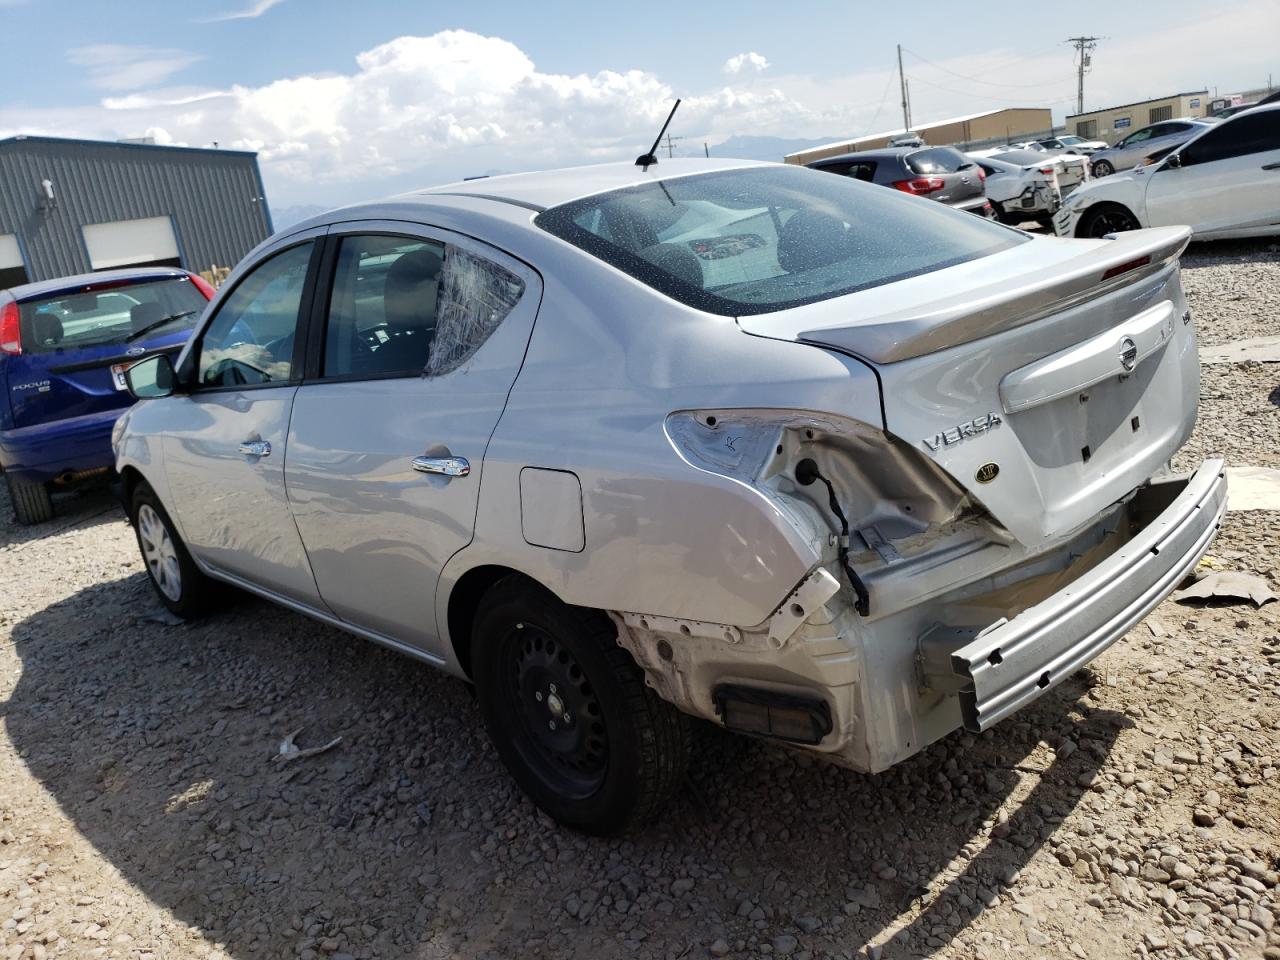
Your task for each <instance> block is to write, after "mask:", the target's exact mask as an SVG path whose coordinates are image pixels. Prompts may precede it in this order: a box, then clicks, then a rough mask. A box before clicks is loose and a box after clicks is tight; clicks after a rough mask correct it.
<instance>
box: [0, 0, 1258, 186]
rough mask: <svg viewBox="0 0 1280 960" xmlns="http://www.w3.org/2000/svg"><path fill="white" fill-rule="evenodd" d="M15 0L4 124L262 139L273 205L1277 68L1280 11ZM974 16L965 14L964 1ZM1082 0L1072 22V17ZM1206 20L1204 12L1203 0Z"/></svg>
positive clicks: (1106, 98)
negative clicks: (1077, 59) (899, 52)
mask: <svg viewBox="0 0 1280 960" xmlns="http://www.w3.org/2000/svg"><path fill="white" fill-rule="evenodd" d="M893 9H894V8H892V7H886V6H885V5H884V4H883V3H877V4H866V3H850V2H848V0H844V2H837V3H818V2H813V3H808V4H803V5H801V4H787V3H779V2H777V0H774V2H770V3H765V2H755V0H742V2H737V3H733V4H729V3H717V2H705V0H704V2H703V3H700V4H699V3H689V2H687V0H685V2H679V3H677V2H668V0H646V2H644V3H636V4H616V3H615V4H602V3H598V2H597V3H556V2H544V3H536V4H531V3H527V2H526V3H507V2H496V0H489V2H482V3H452V4H448V3H438V2H437V3H428V2H423V0H417V2H410V0H362V2H360V3H350V2H345V3H343V2H336V0H274V2H272V0H201V2H200V3H191V4H184V3H179V2H158V0H134V2H129V3H124V2H115V0H111V2H108V0H102V2H96V3H91V2H87V0H0V35H3V36H5V37H6V39H7V40H8V42H7V43H6V45H5V46H6V55H5V73H6V76H7V77H9V78H14V77H20V78H24V79H23V81H22V82H19V83H14V82H13V81H12V80H10V81H9V82H6V84H5V85H4V87H3V91H2V92H0V136H3V135H10V134H13V133H19V132H26V133H47V134H56V135H65V136H88V137H103V138H111V137H125V136H142V135H148V134H149V135H152V136H155V137H156V138H157V139H158V140H159V141H160V142H174V143H183V144H190V145H199V146H202V145H207V144H208V143H210V142H212V141H214V140H216V141H218V142H219V143H220V144H221V145H223V146H226V147H232V146H237V147H242V148H249V149H255V150H258V151H259V152H260V158H261V163H262V166H263V174H264V178H265V180H266V184H267V191H268V195H269V197H270V199H271V201H272V204H273V206H277V207H279V206H285V205H290V204H305V203H315V204H321V205H324V204H332V203H339V202H347V201H351V200H357V199H363V198H366V197H369V196H375V195H378V194H385V193H388V192H391V191H393V190H397V189H407V188H409V187H411V186H414V185H426V184H430V183H438V182H442V181H446V180H449V179H454V178H457V177H460V176H466V175H472V174H476V173H483V172H487V171H491V170H521V169H529V168H533V167H539V166H546V165H556V164H574V163H585V162H593V161H599V160H608V159H629V158H630V157H633V156H634V155H635V154H636V153H638V152H639V150H640V149H641V148H642V147H644V146H647V143H643V142H642V141H644V140H645V138H646V135H647V136H648V137H649V138H650V139H651V138H652V135H653V133H656V127H657V125H658V124H659V123H660V122H661V118H662V117H663V116H664V115H665V112H666V110H667V109H668V107H669V104H670V100H671V99H672V98H673V97H674V96H683V97H685V98H686V102H685V105H684V106H683V107H682V108H681V112H680V114H679V116H678V117H677V120H676V122H675V124H674V126H673V132H675V133H677V134H679V135H681V136H684V137H685V138H686V139H685V140H683V141H681V142H680V148H681V150H683V151H685V152H694V151H697V152H701V149H702V144H703V143H704V142H706V143H710V144H711V145H712V149H713V152H714V147H715V145H716V144H717V143H720V142H722V141H724V140H726V139H728V138H729V137H732V136H735V135H738V136H751V135H764V136H778V137H788V138H813V137H845V136H851V135H862V134H865V133H868V132H872V131H878V130H888V129H891V128H893V127H894V126H895V125H900V121H901V108H900V106H899V104H898V100H899V97H898V92H897V80H896V75H895V74H894V72H893V71H894V69H895V68H896V60H895V51H894V46H895V44H896V43H902V44H903V46H904V47H905V48H906V50H907V52H906V54H905V56H904V59H905V64H906V71H907V74H908V76H909V78H910V81H911V89H912V108H913V109H912V114H913V117H914V118H915V119H916V120H917V121H928V120H935V119H942V118H945V117H948V116H954V115H959V114H965V113H973V112H978V111H981V110H984V109H989V108H996V107H999V106H1004V105H1010V106H1014V105H1033V104H1035V105H1044V106H1051V107H1053V108H1054V111H1055V115H1056V116H1057V117H1058V118H1061V117H1062V116H1063V115H1064V114H1065V113H1066V112H1067V109H1068V107H1071V106H1073V101H1074V95H1075V81H1074V66H1073V62H1072V51H1071V49H1070V47H1068V46H1067V45H1065V44H1064V43H1063V42H1062V40H1063V39H1064V38H1065V37H1066V36H1068V35H1070V34H1072V33H1088V34H1095V35H1098V36H1100V37H1102V38H1103V39H1102V40H1101V41H1100V42H1099V45H1098V49H1097V51H1096V52H1095V54H1094V69H1093V71H1092V73H1091V74H1090V76H1089V77H1088V78H1087V80H1086V107H1097V106H1105V105H1107V104H1109V103H1118V102H1126V101H1131V100H1138V99H1142V98H1145V97H1148V96H1161V95H1165V94H1167V93H1170V92H1176V91H1179V90H1191V89H1203V88H1214V87H1216V88H1217V89H1218V90H1219V91H1220V92H1233V91H1237V90H1241V89H1251V88H1256V87H1259V86H1261V85H1263V84H1265V83H1266V82H1267V76H1268V72H1269V71H1274V72H1276V73H1277V77H1276V79H1277V82H1280V56H1278V55H1277V54H1276V53H1275V51H1276V46H1275V43H1274V39H1275V37H1277V36H1280V4H1277V3H1275V2H1274V0H1235V2H1232V0H1228V2H1226V3H1224V4H1221V5H1218V6H1216V7H1213V6H1209V7H1206V6H1205V5H1204V4H1202V3H1190V2H1183V0H1166V2H1163V3H1161V4H1160V7H1159V11H1160V12H1159V15H1158V16H1154V17H1153V16H1152V15H1151V13H1150V12H1149V10H1148V7H1147V5H1146V4H1137V3H1090V2H1084V3H1076V4H1069V5H1065V6H1064V5H1062V4H1018V5H1010V6H1009V7H1007V8H1004V9H1005V12H1003V13H996V12H994V8H989V9H987V10H985V11H984V10H983V8H982V5H977V4H970V5H965V7H961V8H957V6H956V5H954V4H943V3H933V2H917V3H915V4H912V5H911V7H910V8H909V13H907V12H904V13H903V15H901V16H899V15H895V14H894V13H893V12H892V10H893ZM957 9H967V10H968V11H969V12H968V13H967V14H960V13H957V12H956V11H957ZM1067 10H1070V11H1071V12H1070V15H1066V14H1065V11H1067ZM1210 10H1212V11H1213V13H1212V14H1210V13H1208V11H1210Z"/></svg>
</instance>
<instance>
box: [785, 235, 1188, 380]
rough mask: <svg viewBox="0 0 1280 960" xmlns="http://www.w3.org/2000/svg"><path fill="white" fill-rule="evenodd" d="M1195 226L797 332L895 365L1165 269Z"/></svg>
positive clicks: (1125, 239)
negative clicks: (893, 309)
mask: <svg viewBox="0 0 1280 960" xmlns="http://www.w3.org/2000/svg"><path fill="white" fill-rule="evenodd" d="M1190 240H1191V228H1190V227H1156V228H1154V229H1150V230H1134V231H1132V232H1128V233H1121V234H1116V235H1114V237H1113V238H1111V239H1109V240H1107V241H1106V242H1105V243H1104V244H1102V245H1100V246H1096V247H1094V248H1092V249H1090V250H1087V251H1085V252H1084V253H1082V254H1080V256H1078V257H1075V258H1073V259H1071V260H1069V261H1067V262H1066V263H1059V264H1055V265H1053V266H1051V267H1043V268H1041V269H1038V270H1033V271H1030V272H1028V273H1026V274H1024V275H1023V276H1020V277H1017V278H1016V279H1014V280H1002V281H1001V282H1000V283H998V284H990V285H988V286H986V287H980V288H978V289H977V290H972V289H970V290H967V291H965V292H964V293H962V294H957V295H954V296H950V297H944V298H943V299H940V300H935V301H933V302H932V303H928V304H925V305H923V306H919V307H914V308H912V309H910V310H902V311H898V312H896V313H886V314H881V315H880V316H878V317H874V318H871V319H867V320H860V321H858V323H857V324H854V325H851V326H847V327H828V328H825V329H816V330H807V331H804V332H802V333H800V334H799V336H797V337H796V339H797V340H803V341H805V342H807V343H815V344H820V345H823V346H829V347H835V348H836V349H838V350H843V351H846V352H848V353H852V354H855V355H857V356H860V357H865V358H866V359H868V360H870V361H872V362H873V363H893V362H894V361H897V360H907V359H910V358H911V357H918V356H921V355H923V354H928V353H934V352H936V351H939V350H945V349H946V348H947V347H954V346H958V345H959V344H962V343H969V342H970V341H973V340H978V339H981V338H982V337H987V336H991V335H992V334H994V333H999V332H1001V331H1002V330H1010V329H1013V328H1014V327H1020V326H1022V325H1023V324H1027V323H1033V322H1035V321H1036V320H1038V319H1040V318H1041V317H1044V316H1047V315H1048V314H1051V313H1057V312H1059V311H1061V310H1066V309H1068V308H1070V307H1073V306H1075V305H1077V304H1079V303H1083V302H1084V301H1086V300H1091V299H1093V298H1094V297H1097V296H1101V295H1102V294H1104V293H1106V292H1107V291H1109V290H1113V289H1115V288H1117V287H1121V286H1126V285H1128V284H1131V283H1134V282H1135V281H1138V280H1141V279H1143V278H1144V277H1149V276H1153V275H1155V274H1157V273H1159V272H1160V271H1162V270H1164V269H1165V268H1166V267H1167V266H1168V265H1169V264H1170V263H1172V262H1173V261H1175V260H1176V259H1177V258H1178V257H1179V256H1181V255H1182V251H1183V250H1185V249H1186V247H1187V243H1188V242H1189V241H1190Z"/></svg>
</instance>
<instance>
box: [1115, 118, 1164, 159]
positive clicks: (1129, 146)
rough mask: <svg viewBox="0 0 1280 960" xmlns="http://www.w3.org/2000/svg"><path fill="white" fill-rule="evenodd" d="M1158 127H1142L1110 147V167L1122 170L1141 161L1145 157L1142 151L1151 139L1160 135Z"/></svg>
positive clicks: (1159, 125)
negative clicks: (1111, 153) (1111, 151)
mask: <svg viewBox="0 0 1280 960" xmlns="http://www.w3.org/2000/svg"><path fill="white" fill-rule="evenodd" d="M1160 127H1161V124H1158V123H1157V124H1156V125H1155V126H1153V127H1143V128H1142V129H1141V130H1135V131H1134V132H1133V133H1131V134H1129V136H1127V137H1125V138H1124V139H1123V140H1121V141H1120V142H1119V143H1117V144H1116V145H1115V146H1114V147H1112V150H1113V151H1114V152H1113V155H1112V157H1111V158H1110V159H1111V161H1112V165H1113V166H1114V167H1115V168H1116V169H1117V170H1124V169H1127V168H1128V167H1132V166H1133V165H1134V164H1135V163H1137V162H1138V161H1139V160H1141V159H1142V158H1143V156H1144V155H1145V154H1144V153H1143V151H1145V150H1146V149H1147V148H1148V147H1149V146H1150V144H1151V140H1152V138H1154V137H1157V136H1159V135H1160V134H1159V131H1160Z"/></svg>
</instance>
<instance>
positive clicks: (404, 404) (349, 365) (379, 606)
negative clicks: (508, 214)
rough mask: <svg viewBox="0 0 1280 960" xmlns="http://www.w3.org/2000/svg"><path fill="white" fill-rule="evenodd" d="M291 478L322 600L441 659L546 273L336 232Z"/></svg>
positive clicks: (442, 246)
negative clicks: (444, 608)
mask: <svg viewBox="0 0 1280 960" xmlns="http://www.w3.org/2000/svg"><path fill="white" fill-rule="evenodd" d="M323 275H324V276H326V277H328V278H331V279H329V280H328V282H327V284H326V289H327V291H328V296H327V297H325V298H323V299H321V300H319V301H318V302H317V307H316V318H315V322H314V325H313V331H312V338H311V345H310V347H309V350H308V366H307V376H306V379H305V380H304V382H303V384H302V386H301V387H300V388H299V390H298V395H297V398H296V400H295V401H294V408H293V419H292V422H291V424H290V427H289V441H288V457H287V463H286V467H285V478H286V481H287V483H288V488H289V499H290V502H291V504H292V507H293V516H294V519H295V521H296V523H297V528H298V530H299V532H300V533H301V536H302V540H303V543H304V544H305V546H306V550H307V555H308V557H309V558H310V562H311V566H312V569H313V570H314V571H315V578H316V583H317V585H318V587H319V591H320V595H321V597H322V598H323V599H324V601H325V603H326V604H327V605H328V607H329V609H331V610H332V611H333V612H334V613H335V614H336V615H337V616H339V617H341V618H342V619H343V620H345V621H347V622H348V623H350V624H352V625H353V626H356V627H359V628H361V629H363V630H367V631H371V632H373V633H375V634H377V635H379V636H381V637H385V638H390V639H391V640H394V641H397V642H399V643H403V644H407V645H410V646H412V647H415V648H417V649H419V650H422V651H424V652H426V653H429V654H434V653H438V652H439V650H440V648H439V643H438V639H437V638H438V636H439V632H438V630H437V627H436V623H435V614H434V611H435V605H434V604H435V589H436V583H437V580H438V579H439V574H440V570H441V568H443V566H444V564H445V563H446V561H448V559H449V558H450V557H451V556H452V555H453V554H454V553H456V552H457V551H458V550H460V549H461V548H462V547H464V546H465V545H466V544H467V543H468V542H469V541H470V540H471V537H472V531H473V528H474V524H475V516H476V506H477V503H478V498H479V492H480V485H481V482H482V480H483V474H484V454H485V448H486V446H487V444H488V442H489V437H490V436H491V435H492V433H493V431H494V428H495V427H496V426H497V423H498V418H499V417H500V416H501V414H502V410H503V408H504V407H505V405H506V401H507V395H508V393H509V392H510V390H511V386H512V384H513V383H514V382H515V378H516V374H517V373H518V372H519V370H520V365H521V363H522V362H523V359H524V353H525V348H526V346H527V344H528V342H529V336H530V333H531V332H532V329H533V322H534V317H535V316H536V314H537V310H538V303H539V300H540V299H541V284H540V281H539V279H538V276H537V274H536V273H535V272H534V271H533V270H531V269H530V268H529V267H528V266H526V265H525V264H523V263H521V262H519V261H517V260H515V259H514V258H512V257H509V256H506V255H505V254H503V253H500V252H499V251H497V250H494V249H492V248H490V247H488V246H486V245H484V244H481V243H479V242H477V241H474V240H470V239H466V238H463V237H460V236H455V235H452V234H450V233H447V232H445V231H438V230H433V229H428V228H426V227H420V226H416V225H411V224H406V223H402V222H363V223H352V224H343V225H342V227H341V230H340V231H339V229H338V228H337V227H335V228H334V233H333V234H331V236H330V238H329V240H328V253H327V255H326V267H325V269H324V273H323Z"/></svg>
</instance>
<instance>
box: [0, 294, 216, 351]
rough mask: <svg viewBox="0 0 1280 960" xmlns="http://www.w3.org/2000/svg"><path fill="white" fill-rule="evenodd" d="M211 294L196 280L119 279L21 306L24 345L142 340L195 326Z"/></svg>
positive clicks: (50, 347) (62, 346) (45, 347)
mask: <svg viewBox="0 0 1280 960" xmlns="http://www.w3.org/2000/svg"><path fill="white" fill-rule="evenodd" d="M204 306H205V299H204V296H203V295H202V294H201V293H200V291H199V290H197V289H196V288H195V285H194V284H192V283H191V281H190V280H187V279H185V278H174V279H172V280H156V281H150V282H146V283H125V284H121V283H118V282H113V283H110V284H104V285H103V286H101V287H96V288H90V289H88V290H84V289H82V290H78V291H76V292H74V293H61V294H58V295H56V296H52V297H43V298H41V299H39V300H28V301H26V302H25V303H23V304H21V306H20V317H21V321H20V322H21V324H22V344H23V349H25V350H27V351H28V352H30V353H52V352H53V351H55V350H76V349H82V348H84V347H99V346H105V345H109V344H126V343H133V342H141V341H143V340H144V339H146V338H147V337H148V336H164V335H167V334H171V333H174V332H177V331H181V330H190V329H191V328H192V327H193V326H194V325H195V322H196V320H197V319H198V318H199V316H200V311H202V310H203V309H204Z"/></svg>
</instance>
